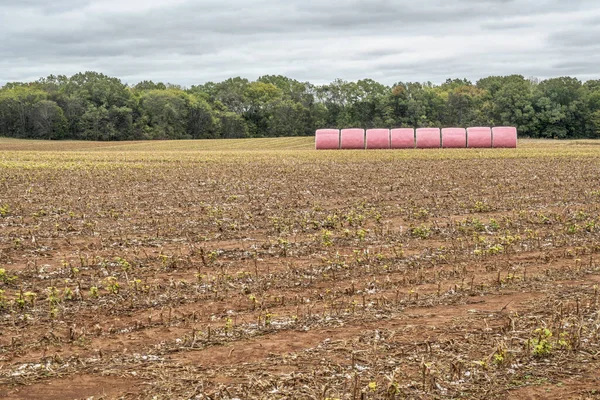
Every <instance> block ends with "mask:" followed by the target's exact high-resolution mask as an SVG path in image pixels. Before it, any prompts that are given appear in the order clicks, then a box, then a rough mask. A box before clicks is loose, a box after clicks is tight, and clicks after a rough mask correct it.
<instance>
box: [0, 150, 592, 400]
mask: <svg viewBox="0 0 600 400" xmlns="http://www.w3.org/2000/svg"><path fill="white" fill-rule="evenodd" d="M252 143H255V144H256V143H260V145H265V146H267V147H268V150H260V149H258V148H253V149H252V151H245V150H243V147H244V146H245V145H252ZM573 144H577V146H573ZM311 145H312V144H311V143H310V141H307V140H304V139H296V138H294V139H290V140H289V141H286V140H282V141H281V142H279V141H276V140H275V141H273V140H268V141H256V142H252V141H247V142H244V141H235V142H231V146H232V148H231V149H228V148H227V147H225V148H223V147H219V146H222V145H221V144H220V142H218V143H217V142H211V141H208V142H202V141H200V142H196V141H194V142H185V143H183V142H177V143H168V142H167V143H165V142H160V143H154V144H152V143H139V142H136V143H121V144H94V143H78V142H67V143H63V144H62V145H61V143H43V142H35V141H27V142H24V141H23V142H21V141H14V140H10V141H2V140H0V232H1V233H0V330H1V334H0V387H1V388H2V389H0V398H8V399H17V398H19V399H21V398H23V399H28V398H31V399H33V398H57V399H58V398H61V399H62V398H67V399H71V398H90V397H92V396H93V398H94V399H98V398H103V399H112V398H123V399H145V398H157V399H235V398H249V399H254V398H257V399H280V398H298V399H319V400H324V399H345V400H346V399H352V400H355V399H356V400H358V399H381V398H383V399H402V398H410V399H425V398H439V399H441V398H444V399H446V398H476V399H490V398H498V399H504V398H515V399H516V398H531V399H534V398H577V399H587V398H598V396H599V395H598V390H600V387H599V385H598V381H597V379H596V377H597V373H596V372H597V370H598V368H599V367H600V333H599V332H600V330H599V329H598V327H599V326H600V304H599V301H600V299H599V296H600V292H599V288H598V286H599V285H600V179H598V176H600V160H599V159H598V158H597V157H596V156H594V154H595V153H594V151H597V150H596V149H595V148H594V145H593V143H592V144H590V143H588V142H581V143H579V142H577V143H575V142H560V143H559V144H556V143H554V142H552V143H547V142H540V141H522V142H520V147H519V149H517V150H514V151H504V150H501V151H493V150H490V151H470V150H464V151H463V150H459V151H452V152H447V151H446V152H445V151H435V150H434V151H431V152H429V151H419V152H410V151H390V152H353V151H349V152H339V153H338V152H315V151H312V150H310V148H311ZM202 146H206V147H202ZM285 146H288V147H287V148H288V149H289V150H286V147H285ZM291 149H294V150H293V151H292V150H291ZM398 171H403V173H398Z"/></svg>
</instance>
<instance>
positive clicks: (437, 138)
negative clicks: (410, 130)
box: [416, 128, 442, 149]
mask: <svg viewBox="0 0 600 400" xmlns="http://www.w3.org/2000/svg"><path fill="white" fill-rule="evenodd" d="M416 141H417V149H439V148H440V145H441V143H442V139H441V135H440V128H419V129H417V133H416Z"/></svg>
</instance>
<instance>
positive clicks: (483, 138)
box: [467, 127, 492, 149]
mask: <svg viewBox="0 0 600 400" xmlns="http://www.w3.org/2000/svg"><path fill="white" fill-rule="evenodd" d="M467 147H469V148H471V149H473V148H491V147H492V128H488V127H485V128H484V127H477V128H467Z"/></svg>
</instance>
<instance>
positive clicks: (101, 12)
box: [0, 0, 600, 86]
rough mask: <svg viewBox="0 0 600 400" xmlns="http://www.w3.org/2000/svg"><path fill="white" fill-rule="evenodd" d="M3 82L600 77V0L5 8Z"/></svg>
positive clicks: (117, 2)
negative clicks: (90, 73) (83, 75)
mask: <svg viewBox="0 0 600 400" xmlns="http://www.w3.org/2000/svg"><path fill="white" fill-rule="evenodd" d="M0 26H2V29H0V85H2V84H4V83H5V82H8V81H26V80H35V79H37V78H39V77H42V76H46V75H48V74H51V73H52V74H67V75H70V74H73V73H76V72H80V71H86V70H95V71H100V72H103V73H105V74H108V75H112V76H117V77H119V78H121V79H123V80H124V81H126V82H128V83H136V82H138V81H140V80H144V79H152V80H156V81H159V80H160V81H169V82H172V83H177V84H182V85H188V86H189V85H192V84H198V83H203V82H206V81H211V80H212V81H218V80H222V79H226V78H228V77H232V76H238V75H240V76H243V77H247V78H250V79H256V78H257V77H258V76H260V75H264V74H283V75H287V76H290V77H294V78H296V79H300V80H310V81H311V82H314V83H325V82H329V81H331V80H333V79H335V78H343V79H347V80H355V79H361V78H366V77H370V78H373V79H376V80H378V81H380V82H382V83H386V84H392V83H394V82H397V81H432V82H442V81H444V80H445V79H446V78H455V77H457V78H463V77H464V78H468V79H471V80H476V79H478V78H481V77H485V76H488V75H503V74H513V73H519V74H523V75H525V76H538V77H540V78H546V77H550V76H559V75H561V76H562V75H573V76H577V77H579V78H580V79H592V78H594V79H598V78H600V72H598V70H597V68H596V65H597V62H598V61H600V60H599V57H597V56H596V55H595V54H597V53H598V52H597V51H596V48H597V46H598V45H597V44H596V40H595V39H596V38H597V37H599V34H600V30H599V27H600V5H597V2H596V1H594V0H574V1H570V2H565V1H562V0H536V1H533V0H531V1H526V0H456V1H454V2H448V1H446V0H422V1H420V2H413V1H408V0H343V1H342V0H330V1H328V2H323V1H321V0H288V1H285V2H281V1H276V0H230V1H227V2H225V1H221V0H219V1H217V0H202V1H193V0H129V1H122V0H87V1H80V0H55V1H53V2H47V1H42V0H4V1H3V2H2V3H0Z"/></svg>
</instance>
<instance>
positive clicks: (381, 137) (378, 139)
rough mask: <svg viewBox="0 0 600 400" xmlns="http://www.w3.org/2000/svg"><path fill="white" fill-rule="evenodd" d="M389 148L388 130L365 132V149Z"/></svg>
mask: <svg viewBox="0 0 600 400" xmlns="http://www.w3.org/2000/svg"><path fill="white" fill-rule="evenodd" d="M389 148H390V130H389V129H369V130H367V149H389Z"/></svg>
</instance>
